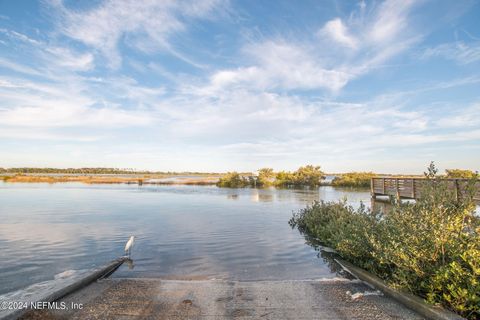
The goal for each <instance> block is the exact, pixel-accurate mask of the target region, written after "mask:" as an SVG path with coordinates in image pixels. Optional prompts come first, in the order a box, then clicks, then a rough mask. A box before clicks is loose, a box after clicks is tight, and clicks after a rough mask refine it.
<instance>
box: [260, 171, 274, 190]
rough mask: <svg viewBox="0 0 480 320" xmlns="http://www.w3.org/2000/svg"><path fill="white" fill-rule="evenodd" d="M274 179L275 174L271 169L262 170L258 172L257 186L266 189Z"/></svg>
mask: <svg viewBox="0 0 480 320" xmlns="http://www.w3.org/2000/svg"><path fill="white" fill-rule="evenodd" d="M274 178H275V173H274V172H273V169H272V168H262V169H260V170H258V178H257V186H259V187H268V186H271V185H272V183H273V180H274Z"/></svg>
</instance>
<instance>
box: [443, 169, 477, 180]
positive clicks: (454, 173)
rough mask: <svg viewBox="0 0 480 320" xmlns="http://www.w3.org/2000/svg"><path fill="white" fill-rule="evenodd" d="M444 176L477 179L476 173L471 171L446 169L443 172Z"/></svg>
mask: <svg viewBox="0 0 480 320" xmlns="http://www.w3.org/2000/svg"><path fill="white" fill-rule="evenodd" d="M445 174H446V176H447V178H457V179H472V178H478V172H473V171H471V170H462V169H447V170H445Z"/></svg>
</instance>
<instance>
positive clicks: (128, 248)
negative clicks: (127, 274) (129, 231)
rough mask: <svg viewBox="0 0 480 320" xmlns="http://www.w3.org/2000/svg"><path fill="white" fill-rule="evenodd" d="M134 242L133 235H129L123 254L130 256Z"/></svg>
mask: <svg viewBox="0 0 480 320" xmlns="http://www.w3.org/2000/svg"><path fill="white" fill-rule="evenodd" d="M134 242H135V236H131V237H130V239H128V241H127V244H126V245H125V255H126V256H127V257H128V258H130V253H131V251H132V247H133V243H134Z"/></svg>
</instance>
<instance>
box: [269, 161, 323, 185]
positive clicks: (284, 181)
mask: <svg viewBox="0 0 480 320" xmlns="http://www.w3.org/2000/svg"><path fill="white" fill-rule="evenodd" d="M322 179H324V173H323V172H322V170H320V166H312V165H308V166H304V167H300V168H298V170H297V171H294V172H285V171H280V172H278V173H277V174H276V176H275V182H274V183H275V185H276V186H278V187H318V186H319V185H320V184H321V181H322Z"/></svg>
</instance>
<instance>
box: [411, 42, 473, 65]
mask: <svg viewBox="0 0 480 320" xmlns="http://www.w3.org/2000/svg"><path fill="white" fill-rule="evenodd" d="M432 57H442V58H444V59H449V60H454V61H455V62H456V63H458V64H460V65H465V64H469V63H474V62H477V61H479V60H480V42H478V41H476V42H472V43H465V42H461V41H459V42H455V43H444V44H440V45H438V46H436V47H432V48H427V49H425V51H424V52H423V53H422V54H421V55H420V58H422V59H429V58H432Z"/></svg>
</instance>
